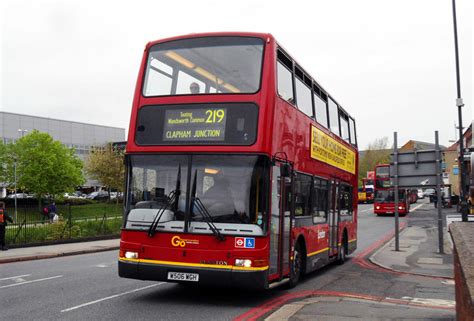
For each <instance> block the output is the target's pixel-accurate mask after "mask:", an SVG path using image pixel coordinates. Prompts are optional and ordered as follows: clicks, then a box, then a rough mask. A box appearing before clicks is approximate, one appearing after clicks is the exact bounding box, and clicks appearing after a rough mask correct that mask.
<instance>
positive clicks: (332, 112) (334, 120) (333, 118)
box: [328, 98, 341, 136]
mask: <svg viewBox="0 0 474 321" xmlns="http://www.w3.org/2000/svg"><path fill="white" fill-rule="evenodd" d="M328 101H329V126H330V128H329V129H330V130H331V131H332V132H333V133H334V134H336V135H338V136H340V135H341V134H340V133H339V113H338V109H337V104H336V103H335V102H334V101H333V100H332V99H331V98H329V99H328Z"/></svg>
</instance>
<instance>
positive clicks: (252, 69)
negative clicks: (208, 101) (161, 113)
mask: <svg viewBox="0 0 474 321" xmlns="http://www.w3.org/2000/svg"><path fill="white" fill-rule="evenodd" d="M263 48H264V41H263V40H262V39H260V38H255V37H230V36H226V37H199V38H189V39H181V40H174V41H168V42H164V43H159V44H156V45H154V46H152V47H151V48H150V49H149V55H148V61H147V67H146V71H145V79H144V86H143V95H144V96H145V97H151V96H170V95H199V94H239V93H256V92H257V91H258V90H259V88H260V78H261V70H262V60H263Z"/></svg>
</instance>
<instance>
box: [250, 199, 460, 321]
mask: <svg viewBox="0 0 474 321" xmlns="http://www.w3.org/2000/svg"><path fill="white" fill-rule="evenodd" d="M420 203H423V205H422V206H421V207H420V208H419V209H417V211H414V212H413V213H411V214H409V217H408V220H407V223H406V224H401V225H400V227H401V232H400V233H399V251H395V237H392V238H388V241H386V242H385V244H383V245H382V246H380V245H379V246H377V247H376V248H375V249H374V250H372V251H369V253H367V251H366V253H364V254H362V255H358V256H356V257H354V258H352V260H350V261H352V262H353V263H355V264H359V265H360V266H362V267H365V268H368V269H372V270H374V271H386V272H388V273H391V274H392V275H394V278H396V277H397V275H405V276H414V277H421V278H426V279H431V278H432V279H434V280H435V279H438V280H439V282H440V283H444V284H451V285H452V284H454V279H453V277H454V275H453V274H454V269H453V255H452V247H453V246H452V242H451V237H450V235H449V233H448V232H447V227H446V217H447V216H449V215H455V213H456V211H455V209H449V208H448V209H443V214H442V215H443V225H444V228H443V247H444V253H439V235H438V228H437V220H436V217H437V209H435V208H434V206H433V204H430V203H426V202H424V201H421V202H420ZM414 205H415V206H416V205H417V204H414ZM412 206H413V205H412ZM387 219H390V217H387ZM392 219H393V218H392ZM350 261H349V262H350ZM349 262H348V263H349ZM349 264H350V263H349ZM453 300H454V298H453ZM257 319H258V320H265V321H281V320H291V321H297V320H323V321H325V320H402V319H403V320H433V319H436V320H455V317H454V301H450V300H437V299H427V300H423V299H421V300H420V299H417V298H413V297H402V298H399V299H393V298H389V297H384V296H372V295H361V294H358V293H344V292H336V291H335V292H331V291H312V292H309V293H307V294H305V293H302V294H301V295H300V297H299V298H293V299H291V298H290V299H288V300H287V301H286V302H281V301H280V302H279V306H278V307H276V308H275V309H272V310H271V312H268V313H266V314H264V315H262V314H260V315H259V317H258V318H257Z"/></svg>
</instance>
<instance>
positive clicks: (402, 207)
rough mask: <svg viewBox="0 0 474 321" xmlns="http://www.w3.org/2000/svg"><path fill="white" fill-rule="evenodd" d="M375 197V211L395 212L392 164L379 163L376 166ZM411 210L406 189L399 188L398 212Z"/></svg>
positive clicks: (383, 212)
mask: <svg viewBox="0 0 474 321" xmlns="http://www.w3.org/2000/svg"><path fill="white" fill-rule="evenodd" d="M374 188H375V197H374V213H375V214H376V215H379V214H394V213H395V193H394V189H393V188H392V187H391V185H390V165H388V164H379V165H377V166H375V186H374ZM409 211H410V199H409V196H408V193H407V190H405V189H399V190H398V213H399V214H400V215H406V214H408V213H409Z"/></svg>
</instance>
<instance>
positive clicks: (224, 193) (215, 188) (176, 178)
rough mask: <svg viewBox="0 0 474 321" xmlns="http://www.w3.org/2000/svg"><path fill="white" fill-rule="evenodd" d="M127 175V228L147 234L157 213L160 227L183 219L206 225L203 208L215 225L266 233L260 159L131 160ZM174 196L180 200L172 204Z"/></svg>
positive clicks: (171, 157)
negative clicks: (235, 226)
mask: <svg viewBox="0 0 474 321" xmlns="http://www.w3.org/2000/svg"><path fill="white" fill-rule="evenodd" d="M128 170H129V176H128V180H129V183H128V185H129V186H128V187H127V195H128V197H127V202H128V204H127V212H128V214H127V221H126V224H125V225H126V226H125V227H126V228H129V229H139V230H146V229H147V228H149V227H150V225H151V222H152V221H153V220H154V219H155V218H156V216H157V214H158V213H160V212H163V213H162V214H161V215H162V217H161V218H160V220H159V221H160V223H163V226H165V225H166V224H165V223H167V222H174V223H177V222H180V221H181V222H183V221H185V220H186V219H188V220H189V222H191V223H192V222H205V221H206V219H207V218H206V217H205V215H204V214H205V213H203V209H204V210H205V211H207V212H208V213H209V214H210V219H211V220H212V222H213V223H215V224H218V223H225V224H227V225H229V224H245V225H248V224H253V225H255V228H256V229H258V230H259V231H261V232H262V233H263V232H264V231H265V230H266V215H267V214H266V212H267V211H266V206H267V205H266V204H267V196H266V193H265V190H266V185H267V184H265V182H266V180H267V178H266V175H267V174H266V172H267V171H268V165H267V158H265V157H263V156H251V155H131V156H130V162H129V169H128ZM177 192H178V193H177ZM173 194H175V195H178V197H177V198H176V197H175V198H174V199H173V201H171V197H170V195H173ZM170 202H171V203H170ZM189 222H188V223H189ZM178 225H179V224H178ZM183 226H184V225H183ZM165 230H166V228H165Z"/></svg>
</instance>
